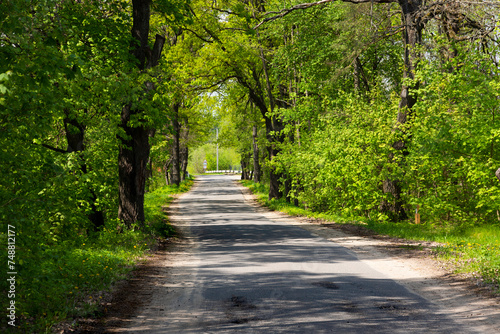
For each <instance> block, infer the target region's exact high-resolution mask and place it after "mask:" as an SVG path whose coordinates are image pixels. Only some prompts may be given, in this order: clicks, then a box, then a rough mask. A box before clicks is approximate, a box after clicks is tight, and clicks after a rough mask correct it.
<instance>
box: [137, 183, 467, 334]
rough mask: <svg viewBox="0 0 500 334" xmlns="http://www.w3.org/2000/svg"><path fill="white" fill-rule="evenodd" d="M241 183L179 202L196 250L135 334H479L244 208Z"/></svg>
mask: <svg viewBox="0 0 500 334" xmlns="http://www.w3.org/2000/svg"><path fill="white" fill-rule="evenodd" d="M233 180H235V177H230V176H217V175H212V176H202V177H199V178H198V185H197V187H196V188H195V189H193V190H192V191H191V192H190V193H189V194H188V195H186V196H184V197H182V198H181V199H180V200H179V203H178V205H179V208H180V209H179V210H180V216H181V218H182V221H183V222H184V228H185V230H186V231H189V233H190V238H191V240H192V243H191V244H190V246H189V250H188V251H187V255H186V254H185V256H184V259H183V260H182V261H180V262H178V263H177V264H175V265H172V268H171V277H169V278H168V279H166V281H165V282H164V284H162V285H161V286H159V287H158V289H157V293H155V296H154V298H153V299H154V300H153V302H152V303H151V305H150V307H148V308H146V309H145V310H144V311H143V313H142V314H141V315H139V316H138V318H137V319H136V321H135V322H134V323H133V324H132V325H131V326H130V328H129V332H134V333H384V334H385V333H476V332H475V331H473V329H470V328H465V327H462V325H460V324H458V323H455V322H454V321H453V320H451V319H449V318H448V317H447V316H446V315H444V313H445V312H443V311H442V310H440V309H439V308H438V307H437V306H436V305H434V304H432V303H430V302H429V301H427V300H426V299H424V298H423V297H420V296H418V295H416V294H414V293H412V292H411V291H409V290H408V289H407V288H405V287H403V286H401V285H400V284H398V283H396V282H395V281H393V280H391V279H389V278H388V277H387V276H385V275H384V273H382V272H379V271H376V270H375V269H373V268H371V267H370V266H368V265H367V264H365V263H364V262H362V261H359V260H358V258H357V256H356V254H355V253H353V252H352V251H350V250H348V249H346V248H344V247H341V246H339V245H337V244H336V243H334V242H331V241H328V240H325V239H323V238H321V237H318V236H315V235H313V234H311V232H308V231H306V230H304V229H301V228H300V227H297V226H292V225H289V224H285V223H280V222H276V221H272V220H269V219H267V218H265V217H264V216H263V215H262V214H260V213H259V212H257V211H256V210H255V208H254V207H252V206H250V205H248V204H247V203H245V202H244V198H243V195H242V192H241V190H240V189H239V188H238V187H237V186H236V185H235V184H234V181H233Z"/></svg>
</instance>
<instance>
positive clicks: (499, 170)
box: [495, 168, 500, 182]
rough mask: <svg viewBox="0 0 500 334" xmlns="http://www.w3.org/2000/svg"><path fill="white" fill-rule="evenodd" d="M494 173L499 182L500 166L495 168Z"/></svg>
mask: <svg viewBox="0 0 500 334" xmlns="http://www.w3.org/2000/svg"><path fill="white" fill-rule="evenodd" d="M495 175H496V177H497V179H498V181H499V182H500V168H498V169H497V171H496V173H495Z"/></svg>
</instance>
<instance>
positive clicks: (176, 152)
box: [172, 103, 181, 185]
mask: <svg viewBox="0 0 500 334" xmlns="http://www.w3.org/2000/svg"><path fill="white" fill-rule="evenodd" d="M179 108H180V103H174V105H173V106H172V111H173V113H172V130H173V134H172V135H173V140H172V184H176V185H180V184H181V164H180V147H179V146H180V132H181V127H180V124H179Z"/></svg>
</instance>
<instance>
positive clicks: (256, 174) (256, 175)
mask: <svg viewBox="0 0 500 334" xmlns="http://www.w3.org/2000/svg"><path fill="white" fill-rule="evenodd" d="M252 139H253V179H254V181H255V182H260V175H261V169H260V159H259V144H258V143H257V126H256V125H254V126H253V128H252Z"/></svg>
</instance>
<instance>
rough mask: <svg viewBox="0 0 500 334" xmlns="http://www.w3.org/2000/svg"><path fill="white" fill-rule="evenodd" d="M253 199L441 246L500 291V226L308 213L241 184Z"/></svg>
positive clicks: (462, 268) (461, 268)
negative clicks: (420, 222) (248, 190)
mask: <svg viewBox="0 0 500 334" xmlns="http://www.w3.org/2000/svg"><path fill="white" fill-rule="evenodd" d="M242 184H243V185H244V186H246V187H248V188H249V189H250V190H251V191H252V192H253V193H254V194H255V195H256V196H257V199H258V201H259V202H260V203H261V204H263V205H265V206H267V207H268V208H270V209H271V210H276V211H281V212H283V213H286V214H289V215H291V216H300V217H310V218H317V219H322V220H325V221H328V222H336V223H338V224H354V225H363V226H364V227H366V228H368V229H370V230H372V231H375V232H377V233H379V234H384V235H389V236H393V237H399V238H404V239H410V240H417V241H435V242H438V243H440V244H441V246H439V247H437V248H436V249H435V253H436V255H437V256H438V257H439V258H441V259H443V260H446V261H450V262H451V263H453V264H454V267H455V268H457V269H456V271H457V272H459V273H464V274H468V275H471V276H473V277H476V278H479V279H482V280H484V281H485V282H486V283H491V284H494V285H495V287H496V289H497V292H500V290H499V289H500V226H498V225H495V226H453V225H437V224H426V223H422V224H419V225H416V224H414V223H412V222H410V221H406V222H400V223H392V222H384V221H376V220H373V219H371V220H369V219H367V220H365V221H363V220H355V221H353V220H351V219H346V218H345V217H342V216H340V215H335V214H331V213H318V212H311V211H309V210H306V209H304V208H300V207H296V206H294V205H293V204H290V203H287V202H286V201H285V200H275V199H273V200H268V191H269V189H268V187H267V186H266V185H262V184H259V183H254V182H252V181H242Z"/></svg>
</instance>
